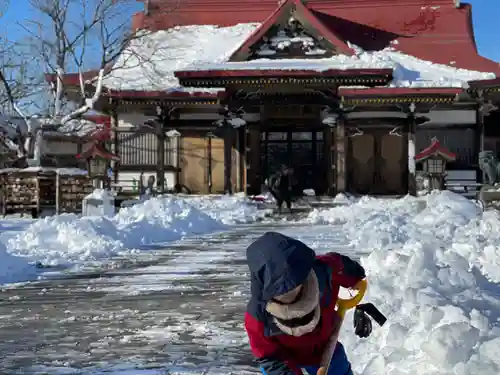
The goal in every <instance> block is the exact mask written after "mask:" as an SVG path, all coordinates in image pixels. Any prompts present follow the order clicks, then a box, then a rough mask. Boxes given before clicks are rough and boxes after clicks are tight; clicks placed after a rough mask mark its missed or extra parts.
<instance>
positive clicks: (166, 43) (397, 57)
mask: <svg viewBox="0 0 500 375" xmlns="http://www.w3.org/2000/svg"><path fill="white" fill-rule="evenodd" d="M259 26H260V24H259V23H248V24H238V25H236V26H231V27H218V26H214V25H192V26H179V27H175V28H172V29H170V30H164V31H158V32H154V33H148V34H145V35H144V36H142V37H141V38H136V39H134V40H132V41H131V43H130V45H129V46H128V47H127V48H126V49H125V50H124V52H123V53H122V54H121V55H120V57H119V58H118V61H117V62H116V64H115V66H114V68H113V70H112V71H111V72H110V73H109V74H108V75H107V76H106V77H105V79H104V85H105V86H106V87H107V88H109V89H112V90H136V91H189V89H186V88H183V87H181V86H180V84H179V81H178V80H177V78H176V77H175V76H174V72H175V71H182V70H226V69H240V70H252V69H278V70H315V71H324V70H329V69H377V68H380V69H387V68H390V69H393V70H394V80H393V82H392V83H391V86H392V87H466V86H467V84H466V82H467V81H470V80H483V79H492V78H495V74H494V73H484V72H476V71H469V70H464V69H457V68H454V67H452V66H447V65H439V64H434V63H432V62H429V61H425V60H421V59H418V58H416V57H413V56H409V55H405V54H403V53H401V52H398V51H396V50H395V49H394V48H393V47H391V48H386V49H384V50H382V51H374V52H370V51H363V50H361V49H360V48H359V47H356V46H353V45H351V47H353V48H354V49H355V51H356V54H355V55H354V56H347V55H342V54H340V55H336V56H333V57H331V58H324V59H311V60H307V59H278V60H270V59H257V60H252V61H247V62H228V59H229V57H230V56H231V55H232V53H233V52H234V51H235V50H237V49H238V47H239V46H240V45H241V44H242V43H244V41H245V40H246V39H247V38H248V37H249V36H250V34H251V33H252V32H254V31H255V30H256V29H257V28H258V27H259ZM197 90H200V89H197ZM205 90H209V91H211V89H205Z"/></svg>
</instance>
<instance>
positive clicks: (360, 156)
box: [347, 129, 408, 195]
mask: <svg viewBox="0 0 500 375" xmlns="http://www.w3.org/2000/svg"><path fill="white" fill-rule="evenodd" d="M348 139H349V144H348V159H347V189H348V191H349V192H351V193H355V194H373V195H402V194H406V193H407V192H408V178H407V174H406V171H407V157H406V147H407V146H406V138H405V137H403V136H400V135H397V134H391V133H390V132H389V130H387V129H375V130H374V129H370V130H363V131H359V132H357V133H355V134H352V135H350V136H349V138H348Z"/></svg>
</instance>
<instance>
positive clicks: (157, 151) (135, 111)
mask: <svg viewBox="0 0 500 375" xmlns="http://www.w3.org/2000/svg"><path fill="white" fill-rule="evenodd" d="M471 12H472V7H471V5H469V4H465V3H460V2H459V1H456V0H378V1H373V0H308V1H305V0H303V1H301V0H286V1H276V0H260V1H258V2H255V1H254V0H238V1H234V0H186V1H183V2H179V5H178V6H175V7H174V8H172V4H171V2H169V1H162V0H149V1H147V3H146V4H145V9H144V11H142V12H140V13H138V14H136V15H135V16H134V18H133V20H132V25H131V27H133V28H134V29H135V30H138V32H141V33H143V36H142V37H140V38H137V39H134V40H132V41H131V42H130V43H129V44H128V46H127V47H126V48H125V49H124V50H123V52H122V54H121V55H120V57H119V58H118V59H117V61H116V62H115V63H114V66H113V67H112V68H111V69H110V70H109V72H107V75H106V77H105V78H104V82H103V83H104V87H105V90H103V94H102V96H101V98H100V100H99V102H98V104H97V107H96V109H98V110H99V111H102V112H104V113H107V114H109V115H110V116H111V124H112V130H113V134H114V135H113V136H112V140H111V142H110V145H109V147H110V151H111V152H112V153H113V154H114V155H116V156H117V157H118V158H120V161H119V162H116V163H115V164H114V177H113V178H114V179H115V182H116V183H120V181H121V180H124V179H127V178H130V176H135V175H137V174H139V173H140V172H149V173H160V181H159V182H160V183H161V184H164V185H166V186H168V187H173V186H174V185H177V184H179V185H181V186H183V187H185V188H186V189H187V190H189V191H191V192H194V193H220V192H232V193H234V192H246V193H247V194H258V193H259V192H260V191H261V188H262V184H263V183H264V181H265V179H266V178H267V177H268V176H269V175H270V174H271V173H273V172H275V171H276V170H278V169H279V168H280V166H281V165H283V164H284V165H288V166H290V167H292V168H293V169H294V172H295V175H296V177H297V180H298V182H299V183H300V185H301V187H302V188H303V189H314V190H315V191H316V194H317V195H334V194H337V193H339V192H349V193H353V194H374V195H403V194H407V193H411V194H415V191H416V175H417V173H418V168H419V166H418V165H416V160H415V156H416V155H418V154H419V153H420V152H421V151H422V150H425V149H426V148H428V147H429V146H430V145H431V143H432V142H431V140H434V141H436V140H437V141H439V144H440V147H443V149H445V150H447V151H448V152H450V153H452V154H453V155H454V159H453V160H452V161H451V160H450V161H449V162H448V163H447V164H446V168H447V171H448V176H450V177H449V178H450V179H451V178H454V179H455V180H460V181H464V180H470V181H474V182H475V181H479V180H480V179H481V174H480V173H479V172H478V171H479V169H478V152H479V151H481V150H483V149H490V150H493V151H495V152H497V151H500V131H499V130H498V126H497V125H498V124H497V123H498V122H499V121H500V113H499V111H498V109H497V106H496V105H495V103H498V102H500V79H497V75H499V76H500V65H499V63H498V62H495V61H491V60H488V59H486V58H484V57H482V56H480V55H479V54H478V51H477V48H476V43H475V40H474V33H473V28H472V17H471ZM88 77H89V78H92V73H91V72H89V73H88ZM65 81H66V87H69V91H71V90H72V87H74V90H75V92H76V91H77V90H78V86H79V85H78V77H77V76H76V75H71V74H68V75H67V76H66V77H65ZM91 82H92V81H91V80H90V81H89V83H91ZM70 94H71V93H70ZM144 124H146V125H148V124H149V129H151V128H152V127H153V128H154V129H157V130H155V132H156V133H151V131H150V132H144V131H143V130H141V129H143V128H144V126H143V125H144ZM158 124H160V125H158ZM146 127H148V126H146ZM134 142H135V143H134ZM131 144H134V145H135V146H134V147H131V146H130V145H131ZM125 145H128V148H127V150H129V151H128V153H124V152H122V151H121V150H122V148H123V147H125ZM130 150H132V151H130ZM133 150H135V151H133Z"/></svg>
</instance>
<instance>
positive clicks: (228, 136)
mask: <svg viewBox="0 0 500 375" xmlns="http://www.w3.org/2000/svg"><path fill="white" fill-rule="evenodd" d="M223 126H224V128H223V129H222V131H223V134H224V135H223V136H224V192H225V193H226V194H233V186H232V183H231V170H232V168H231V165H232V163H233V158H232V149H233V147H232V146H233V139H232V138H233V137H232V130H233V129H232V126H231V124H230V123H229V122H228V121H224V125H223Z"/></svg>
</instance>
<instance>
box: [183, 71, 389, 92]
mask: <svg viewBox="0 0 500 375" xmlns="http://www.w3.org/2000/svg"><path fill="white" fill-rule="evenodd" d="M175 75H176V77H177V78H178V79H179V81H180V83H181V85H183V86H185V87H228V86H237V87H238V86H246V87H252V88H268V89H269V88H277V87H278V88H279V87H286V86H293V87H301V88H332V86H333V87H336V86H368V87H374V86H385V85H386V84H387V83H388V82H390V81H391V80H392V70H391V69H346V70H336V69H330V70H325V71H315V70H278V69H276V70H274V69H273V70H271V69H269V70H266V69H248V70H245V69H238V70H231V69H226V70H206V71H203V70H200V71H178V72H175Z"/></svg>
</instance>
